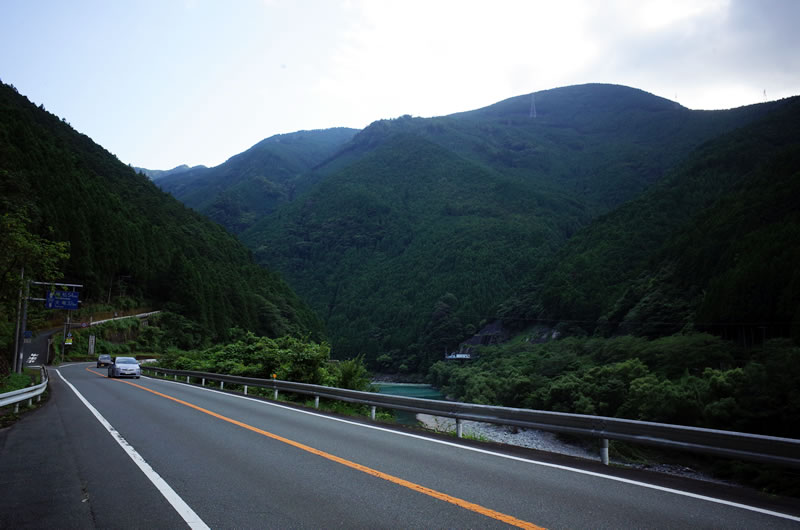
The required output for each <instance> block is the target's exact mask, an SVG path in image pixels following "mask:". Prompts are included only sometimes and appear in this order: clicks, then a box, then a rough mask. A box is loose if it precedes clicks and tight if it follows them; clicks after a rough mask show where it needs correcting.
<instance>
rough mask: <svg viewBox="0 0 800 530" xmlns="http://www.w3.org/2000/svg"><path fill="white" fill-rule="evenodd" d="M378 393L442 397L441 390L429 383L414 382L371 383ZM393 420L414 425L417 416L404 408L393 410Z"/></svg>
mask: <svg viewBox="0 0 800 530" xmlns="http://www.w3.org/2000/svg"><path fill="white" fill-rule="evenodd" d="M372 385H373V386H374V387H376V388H377V389H378V393H380V394H392V395H394V396H408V397H415V398H423V399H444V396H443V395H442V393H441V392H439V391H438V390H436V389H435V388H433V387H432V386H431V385H420V384H416V383H372ZM395 421H396V422H397V423H400V424H402V425H416V424H417V418H416V414H414V413H413V412H406V411H404V410H396V411H395Z"/></svg>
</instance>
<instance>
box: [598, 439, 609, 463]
mask: <svg viewBox="0 0 800 530" xmlns="http://www.w3.org/2000/svg"><path fill="white" fill-rule="evenodd" d="M600 460H601V461H602V462H603V465H604V466H607V465H608V438H603V446H602V448H601V449H600Z"/></svg>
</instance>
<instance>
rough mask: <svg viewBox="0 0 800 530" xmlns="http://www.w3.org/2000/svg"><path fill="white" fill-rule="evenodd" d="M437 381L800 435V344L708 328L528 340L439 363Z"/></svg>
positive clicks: (580, 406) (515, 397) (573, 408)
mask: <svg viewBox="0 0 800 530" xmlns="http://www.w3.org/2000/svg"><path fill="white" fill-rule="evenodd" d="M535 335H536V333H533V332H531V333H530V334H529V335H528V336H535ZM526 338H527V337H526ZM429 377H430V381H431V383H433V384H435V385H437V386H440V387H441V388H442V390H443V391H444V392H445V393H446V394H447V395H449V396H452V397H454V398H456V399H459V400H464V401H468V402H474V403H486V404H501V405H506V406H513V407H525V408H533V409H539V410H552V411H559V412H574V413H580V414H593V415H602V416H612V417H623V418H630V419H636V420H647V421H657V422H663V423H674V424H681V425H690V426H702V427H711V428H718V429H725V430H734V431H740V432H750V433H757V434H767V435H772V436H785V437H791V438H800V387H798V385H797V381H798V379H800V347H798V346H797V345H795V344H793V343H792V342H791V341H787V340H785V339H783V340H772V341H767V342H766V343H764V344H763V345H761V346H759V347H757V348H745V347H736V346H732V345H731V343H730V342H729V341H726V340H723V339H721V338H719V337H715V336H712V335H707V334H689V335H676V336H671V337H664V338H660V339H654V340H648V339H646V338H640V337H631V336H621V337H616V338H613V339H602V338H567V339H562V340H557V341H551V342H546V343H543V344H536V343H533V342H527V341H525V340H521V341H518V342H516V343H513V344H506V345H503V346H498V347H490V348H484V349H482V350H481V356H480V359H479V360H478V361H475V362H472V363H468V364H460V363H454V362H442V361H440V362H439V363H437V364H435V365H434V366H433V367H432V368H431V371H430V376H429Z"/></svg>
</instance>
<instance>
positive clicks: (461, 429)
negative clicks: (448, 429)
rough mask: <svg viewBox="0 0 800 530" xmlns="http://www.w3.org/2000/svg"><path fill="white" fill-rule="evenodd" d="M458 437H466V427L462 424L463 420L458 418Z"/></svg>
mask: <svg viewBox="0 0 800 530" xmlns="http://www.w3.org/2000/svg"><path fill="white" fill-rule="evenodd" d="M456 436H457V437H459V438H462V437H463V436H464V425H462V423H461V418H456Z"/></svg>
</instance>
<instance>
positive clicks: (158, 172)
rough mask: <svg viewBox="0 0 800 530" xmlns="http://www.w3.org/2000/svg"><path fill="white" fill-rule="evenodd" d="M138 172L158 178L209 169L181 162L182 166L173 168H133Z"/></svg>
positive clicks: (154, 178) (153, 178)
mask: <svg viewBox="0 0 800 530" xmlns="http://www.w3.org/2000/svg"><path fill="white" fill-rule="evenodd" d="M133 169H134V170H135V171H136V172H137V173H144V174H145V175H147V176H148V177H150V179H151V180H158V179H161V178H164V177H168V176H170V175H177V174H179V173H185V172H187V171H202V170H204V169H208V168H207V167H206V166H194V167H189V166H187V165H186V164H181V165H180V166H177V167H174V168H172V169H145V168H143V167H135V166H134V168H133Z"/></svg>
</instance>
